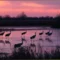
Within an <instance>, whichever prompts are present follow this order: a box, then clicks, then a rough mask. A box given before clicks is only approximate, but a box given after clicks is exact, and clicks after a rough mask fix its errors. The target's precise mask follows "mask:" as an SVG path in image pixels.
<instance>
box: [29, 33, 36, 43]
mask: <svg viewBox="0 0 60 60" xmlns="http://www.w3.org/2000/svg"><path fill="white" fill-rule="evenodd" d="M35 37H36V32H35V34H34V35H32V36H31V37H30V39H31V43H32V41H33V40H32V39H34V38H35Z"/></svg>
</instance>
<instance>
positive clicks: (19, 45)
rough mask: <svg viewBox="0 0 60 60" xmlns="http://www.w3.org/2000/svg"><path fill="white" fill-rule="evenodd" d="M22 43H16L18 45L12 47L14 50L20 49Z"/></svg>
mask: <svg viewBox="0 0 60 60" xmlns="http://www.w3.org/2000/svg"><path fill="white" fill-rule="evenodd" d="M22 44H23V43H18V44H15V45H14V48H18V47H21V45H22Z"/></svg>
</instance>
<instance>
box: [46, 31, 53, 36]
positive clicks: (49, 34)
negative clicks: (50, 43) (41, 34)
mask: <svg viewBox="0 0 60 60" xmlns="http://www.w3.org/2000/svg"><path fill="white" fill-rule="evenodd" d="M52 32H53V31H52ZM52 32H50V30H49V31H48V32H46V33H45V34H46V35H48V36H51V35H52Z"/></svg>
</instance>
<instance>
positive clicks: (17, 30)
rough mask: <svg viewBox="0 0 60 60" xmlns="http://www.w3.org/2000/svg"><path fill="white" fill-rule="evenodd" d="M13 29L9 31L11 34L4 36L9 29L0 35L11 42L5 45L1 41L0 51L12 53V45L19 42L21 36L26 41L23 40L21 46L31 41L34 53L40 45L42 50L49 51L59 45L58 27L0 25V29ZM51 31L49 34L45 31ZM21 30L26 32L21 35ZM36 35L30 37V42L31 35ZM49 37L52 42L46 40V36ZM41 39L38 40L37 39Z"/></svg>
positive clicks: (2, 38) (28, 44)
mask: <svg viewBox="0 0 60 60" xmlns="http://www.w3.org/2000/svg"><path fill="white" fill-rule="evenodd" d="M3 28H4V29H12V28H13V29H14V31H11V35H10V36H9V37H7V38H6V36H5V34H7V33H9V32H10V31H5V33H4V35H3V36H0V40H3V41H5V40H9V41H10V43H11V46H10V44H6V43H5V45H4V44H3V43H0V52H7V53H12V52H13V51H14V45H15V44H18V43H21V42H22V41H21V38H25V39H26V41H27V42H26V41H24V42H23V45H22V46H30V44H31V43H33V44H35V45H36V53H39V51H40V50H41V48H40V47H39V46H41V47H42V51H47V52H50V51H51V50H55V48H56V46H57V45H59V46H60V29H53V28H50V27H9V28H8V27H0V29H3ZM49 30H50V31H51V32H52V35H51V36H47V35H46V34H45V33H46V32H48V31H49ZM22 32H26V34H25V35H21V33H22ZM35 32H36V37H35V38H34V39H32V42H31V38H30V37H31V36H33V35H35ZM41 32H43V34H42V35H39V33H41ZM47 37H48V38H49V39H50V40H51V41H52V42H49V41H48V40H46V38H47ZM40 38H41V39H42V40H39V39H40Z"/></svg>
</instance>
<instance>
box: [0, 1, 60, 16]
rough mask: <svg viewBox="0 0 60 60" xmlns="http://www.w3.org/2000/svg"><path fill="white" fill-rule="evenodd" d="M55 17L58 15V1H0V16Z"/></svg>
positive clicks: (59, 8)
mask: <svg viewBox="0 0 60 60" xmlns="http://www.w3.org/2000/svg"><path fill="white" fill-rule="evenodd" d="M21 12H25V14H26V15H27V16H32V17H39V16H56V15H57V14H60V0H0V16H5V15H10V16H17V15H19V14H21Z"/></svg>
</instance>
